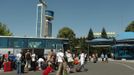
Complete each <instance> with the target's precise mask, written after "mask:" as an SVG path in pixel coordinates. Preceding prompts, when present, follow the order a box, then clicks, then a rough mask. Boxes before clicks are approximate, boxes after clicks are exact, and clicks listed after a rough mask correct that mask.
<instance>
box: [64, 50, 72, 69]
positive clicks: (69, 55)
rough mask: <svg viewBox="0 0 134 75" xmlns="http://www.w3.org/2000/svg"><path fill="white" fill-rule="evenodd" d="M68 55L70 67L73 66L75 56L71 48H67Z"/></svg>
mask: <svg viewBox="0 0 134 75" xmlns="http://www.w3.org/2000/svg"><path fill="white" fill-rule="evenodd" d="M66 57H67V62H68V66H69V68H72V67H73V61H74V60H73V57H72V54H71V51H70V50H67V53H66Z"/></svg>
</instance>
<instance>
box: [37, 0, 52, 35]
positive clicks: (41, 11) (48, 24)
mask: <svg viewBox="0 0 134 75" xmlns="http://www.w3.org/2000/svg"><path fill="white" fill-rule="evenodd" d="M46 8H47V4H46V2H45V1H44V0H39V3H38V4H37V16H36V18H37V19H36V36H37V37H52V20H53V19H54V12H53V11H51V10H46Z"/></svg>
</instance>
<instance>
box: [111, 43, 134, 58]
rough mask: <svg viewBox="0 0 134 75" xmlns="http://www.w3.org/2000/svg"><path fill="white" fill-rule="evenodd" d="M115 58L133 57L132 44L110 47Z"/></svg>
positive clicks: (133, 47) (133, 49)
mask: <svg viewBox="0 0 134 75" xmlns="http://www.w3.org/2000/svg"><path fill="white" fill-rule="evenodd" d="M112 51H113V53H114V57H115V59H122V58H125V59H134V46H129V45H128V46H125V45H122V46H121V45H120V46H114V47H113V48H112Z"/></svg>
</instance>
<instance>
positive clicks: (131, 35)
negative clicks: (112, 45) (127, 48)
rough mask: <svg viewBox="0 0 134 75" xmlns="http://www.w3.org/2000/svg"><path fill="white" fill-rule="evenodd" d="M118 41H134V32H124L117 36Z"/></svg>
mask: <svg viewBox="0 0 134 75" xmlns="http://www.w3.org/2000/svg"><path fill="white" fill-rule="evenodd" d="M116 40H117V41H118V40H134V32H123V33H120V34H118V35H117V36H116Z"/></svg>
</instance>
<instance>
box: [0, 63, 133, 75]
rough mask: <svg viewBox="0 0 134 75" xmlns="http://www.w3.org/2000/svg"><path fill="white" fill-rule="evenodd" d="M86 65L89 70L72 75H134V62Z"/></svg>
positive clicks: (35, 74)
mask: <svg viewBox="0 0 134 75" xmlns="http://www.w3.org/2000/svg"><path fill="white" fill-rule="evenodd" d="M85 67H86V68H87V69H88V71H87V72H77V73H71V74H70V75H134V62H125V61H110V62H108V63H104V62H100V61H99V62H97V63H92V62H88V63H87V64H86V65H85ZM0 75H16V72H15V71H12V72H7V73H4V72H2V71H0ZM23 75H42V71H36V72H33V71H30V72H29V73H25V74H23ZM50 75H55V73H51V74H50Z"/></svg>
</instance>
